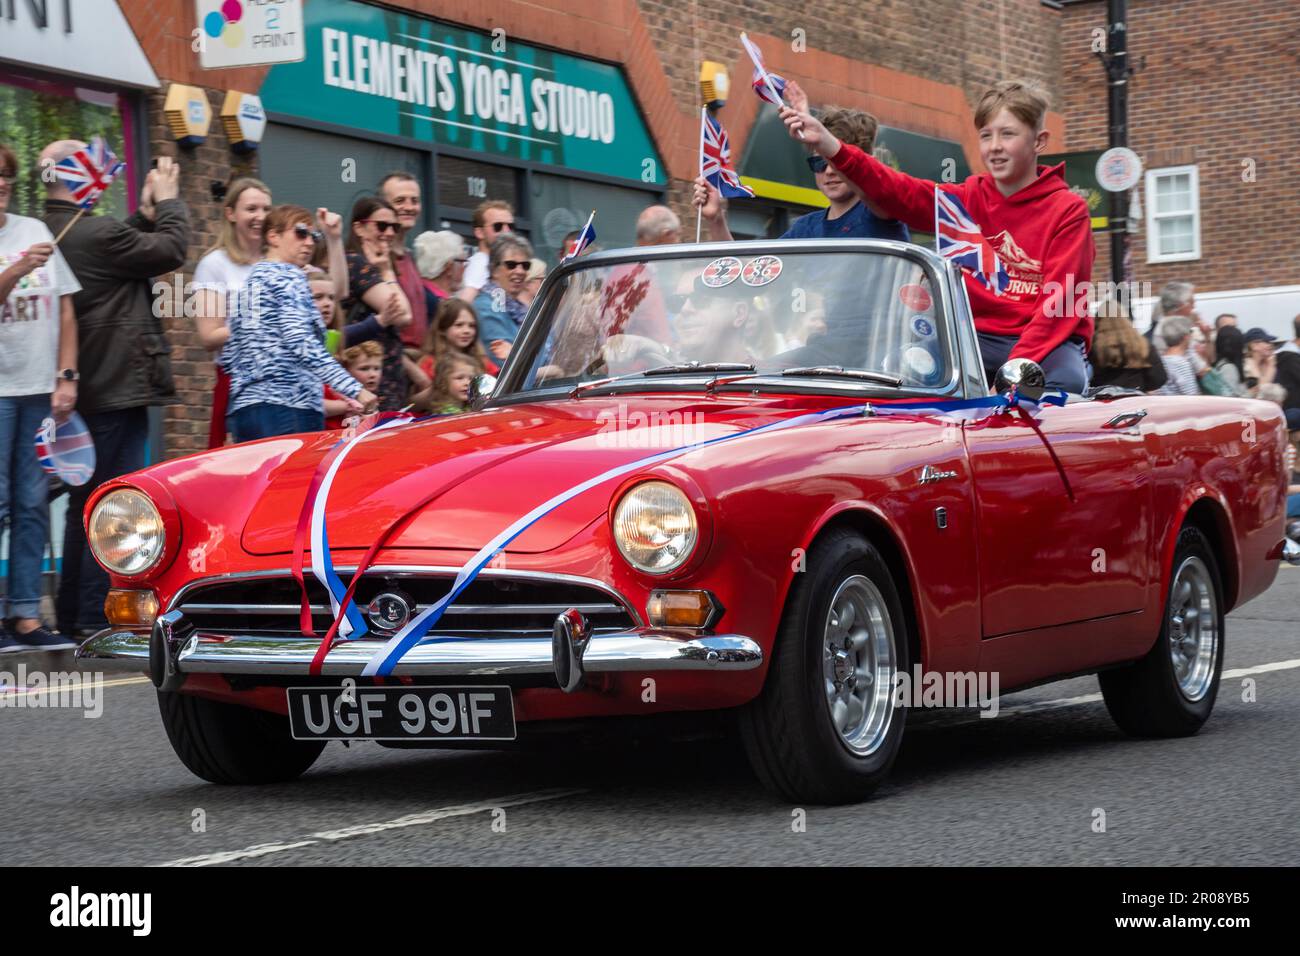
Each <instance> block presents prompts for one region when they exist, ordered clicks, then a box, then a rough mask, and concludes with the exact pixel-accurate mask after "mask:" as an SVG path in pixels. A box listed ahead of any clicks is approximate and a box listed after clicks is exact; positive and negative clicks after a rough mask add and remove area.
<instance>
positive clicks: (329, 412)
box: [325, 339, 384, 429]
mask: <svg viewBox="0 0 1300 956" xmlns="http://www.w3.org/2000/svg"><path fill="white" fill-rule="evenodd" d="M339 360H340V362H341V363H342V364H343V367H344V368H345V369H347V370H348V374H349V375H351V376H352V377H353V378H355V379H356V380H357V381H358V382H360V383H361V385H362V387H363V388H365V389H366V390H368V391H370V392H373V393H374V394H376V395H378V394H379V391H378V389H379V382H380V380H381V379H382V378H383V372H384V347H383V346H382V345H380V344H379V343H378V342H376V341H375V340H374V339H371V340H370V341H368V342H362V343H361V344H360V345H354V346H352V347H351V348H348V349H344V350H343V354H342V355H341V356H340V357H339ZM351 414H353V413H351V412H349V411H348V403H347V402H346V401H344V400H343V396H342V395H339V394H338V393H336V392H335V391H334V390H333V389H332V388H330V387H329V386H328V385H327V386H325V427H326V428H327V429H329V428H342V427H343V421H344V419H346V418H348V417H349V416H350V415H351Z"/></svg>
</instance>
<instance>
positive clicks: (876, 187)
mask: <svg viewBox="0 0 1300 956" xmlns="http://www.w3.org/2000/svg"><path fill="white" fill-rule="evenodd" d="M781 119H782V121H783V122H784V123H785V125H786V129H787V130H788V131H789V133H790V136H791V137H793V138H795V139H798V137H799V134H800V133H802V134H803V139H802V142H803V144H804V145H805V146H809V147H811V148H812V149H813V151H814V152H816V153H817V154H818V155H820V156H823V157H824V158H826V159H827V160H829V161H830V163H831V164H832V165H833V166H834V167H835V168H836V169H838V170H839V171H840V172H841V173H843V174H844V177H845V178H846V179H848V181H849V182H851V183H852V184H853V185H854V186H856V187H857V188H858V189H859V190H861V193H862V196H863V199H864V200H865V201H866V202H867V203H868V204H870V206H871V207H872V209H873V211H875V212H878V213H883V214H884V215H885V216H886V217H887V218H890V219H898V220H901V221H902V222H904V223H906V224H907V225H909V226H911V227H912V228H913V229H919V230H921V231H923V232H930V231H932V230H933V229H934V190H935V186H936V185H937V184H936V183H934V182H932V181H931V180H928V179H918V178H917V177H915V176H909V175H907V174H906V173H900V172H898V171H897V170H895V169H890V168H889V167H888V166H886V165H885V164H884V163H882V162H880V161H879V160H877V159H875V158H874V157H872V156H868V155H867V154H866V153H864V152H863V151H862V150H860V149H858V148H857V147H856V146H850V145H849V144H847V143H842V142H840V141H839V140H838V139H837V138H836V137H835V136H833V135H831V133H830V132H828V131H827V129H826V127H825V126H823V125H822V124H821V123H820V122H819V121H818V120H817V119H816V118H815V117H814V116H813V115H812V114H811V113H808V112H799V111H796V110H794V109H791V108H790V107H788V106H783V107H781ZM963 198H964V197H963Z"/></svg>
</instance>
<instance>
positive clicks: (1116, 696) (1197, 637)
mask: <svg viewBox="0 0 1300 956" xmlns="http://www.w3.org/2000/svg"><path fill="white" fill-rule="evenodd" d="M1222 671H1223V586H1222V584H1221V579H1220V577H1219V565H1218V562H1217V561H1215V559H1214V552H1213V551H1211V550H1210V543H1209V541H1207V540H1206V538H1205V535H1204V534H1202V533H1201V531H1200V530H1199V529H1197V528H1190V527H1189V528H1183V529H1182V531H1180V532H1179V534H1178V544H1177V546H1176V547H1175V549H1174V564H1173V574H1172V575H1171V576H1170V582H1169V596H1168V599H1167V600H1166V602H1165V614H1164V623H1163V625H1162V626H1161V628H1160V636H1159V638H1157V639H1156V643H1155V646H1153V647H1152V648H1151V650H1150V651H1148V652H1147V655H1146V657H1144V658H1142V660H1140V661H1138V662H1137V663H1136V664H1132V665H1130V666H1128V667H1122V668H1119V669H1117V670H1113V671H1104V672H1103V673H1101V674H1100V675H1098V679H1099V681H1100V683H1101V693H1102V697H1103V698H1105V701H1106V709H1107V710H1109V711H1110V715H1111V717H1112V718H1113V719H1114V721H1115V723H1117V724H1118V725H1119V727H1120V729H1121V730H1123V731H1124V732H1125V733H1128V734H1132V735H1133V736H1135V737H1185V736H1188V735H1190V734H1194V733H1196V732H1197V731H1198V730H1200V729H1201V725H1202V724H1204V723H1205V721H1206V720H1208V719H1209V716H1210V711H1211V710H1213V709H1214V699H1215V697H1216V696H1217V695H1218V692H1219V675H1220V674H1221V673H1222Z"/></svg>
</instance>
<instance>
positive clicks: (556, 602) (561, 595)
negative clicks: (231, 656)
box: [174, 570, 638, 637]
mask: <svg viewBox="0 0 1300 956" xmlns="http://www.w3.org/2000/svg"><path fill="white" fill-rule="evenodd" d="M340 577H341V578H342V579H343V581H344V583H345V584H347V583H348V582H349V580H350V574H349V573H347V572H345V571H343V570H340ZM453 578H454V575H453V574H447V575H425V574H421V575H411V574H401V575H396V574H392V573H384V572H376V573H368V574H366V575H365V576H364V577H363V578H362V580H361V583H360V584H359V585H358V586H357V591H356V604H357V606H358V607H359V608H361V609H362V611H364V610H365V608H366V607H367V606H368V605H369V604H370V602H371V601H372V600H373V599H374V598H375V597H376V596H378V595H379V594H382V593H384V592H385V591H400V592H402V593H403V594H405V595H407V596H408V597H409V598H411V599H412V602H413V604H414V606H415V610H414V612H413V614H418V613H419V612H420V611H423V610H424V609H425V608H427V607H428V606H429V605H431V604H433V603H434V602H436V601H437V600H439V599H440V598H442V597H443V596H444V595H446V594H447V592H448V591H449V590H450V588H451V583H452V580H453ZM307 597H308V600H309V602H310V607H311V614H312V627H313V628H314V629H315V631H316V633H318V634H323V633H324V632H325V631H326V630H327V629H328V628H329V626H330V624H331V622H332V618H331V615H330V606H329V595H328V593H327V592H326V590H325V588H324V586H323V585H322V584H320V583H319V582H318V581H316V580H315V579H314V578H312V577H311V576H310V571H308V575H307ZM174 606H175V609H176V610H179V611H181V612H182V613H183V614H184V615H185V617H186V619H187V620H188V621H189V622H190V623H192V624H193V625H194V627H195V628H196V629H197V630H198V631H200V632H204V633H211V634H217V635H220V634H230V635H235V634H259V635H262V634H264V635H267V636H275V635H286V636H288V635H301V633H302V631H301V623H300V614H301V606H302V590H301V589H300V588H299V586H298V582H297V581H295V580H294V579H293V577H292V576H289V575H283V576H275V577H266V578H241V579H238V580H234V579H228V580H224V581H216V582H213V583H202V584H198V585H196V586H192V587H190V588H188V589H187V590H185V591H184V592H183V593H182V594H181V596H180V600H179V601H178V602H177V603H176V604H175V605H174ZM571 607H573V608H577V609H578V610H579V611H581V612H582V613H583V614H584V615H585V616H586V617H587V619H588V620H589V621H590V622H591V625H592V628H593V630H594V631H596V632H606V633H608V632H615V631H623V630H627V629H629V628H633V627H636V626H637V623H638V620H637V617H636V615H635V614H633V613H632V612H631V611H630V610H629V609H628V607H627V606H626V605H625V604H624V603H623V602H622V601H621V600H619V599H618V598H617V597H615V596H614V595H613V594H611V593H609V592H607V591H604V590H601V589H600V588H597V587H593V586H592V585H590V584H584V583H580V582H575V581H571V580H566V579H555V578H550V577H511V576H507V575H495V574H494V575H489V574H488V573H486V572H485V573H484V574H481V575H480V576H479V577H478V578H477V579H475V580H474V581H472V582H470V584H469V586H468V587H467V588H466V589H465V590H464V591H462V592H461V594H460V595H459V596H458V597H457V599H456V600H455V601H454V602H453V603H452V604H451V605H449V606H448V607H447V609H446V610H445V611H444V612H443V616H442V618H441V619H440V620H439V621H438V624H437V625H436V626H435V627H434V629H433V630H432V631H430V632H429V633H430V634H434V635H447V636H464V637H494V636H495V637H517V636H541V635H546V636H549V635H550V633H551V628H552V626H553V625H554V624H555V618H556V617H557V616H558V615H559V614H561V613H562V612H564V611H566V610H568V609H569V608H571ZM367 624H368V625H369V621H367ZM370 626H371V629H372V631H373V630H374V628H373V625H370ZM379 633H380V634H384V633H385V632H379Z"/></svg>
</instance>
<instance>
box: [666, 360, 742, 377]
mask: <svg viewBox="0 0 1300 956" xmlns="http://www.w3.org/2000/svg"><path fill="white" fill-rule="evenodd" d="M752 371H754V366H752V365H750V364H749V363H747V362H681V363H679V364H677V365H660V366H658V367H656V368H652V369H647V370H646V371H644V372H642V373H641V374H642V375H677V374H681V373H682V372H752Z"/></svg>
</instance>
